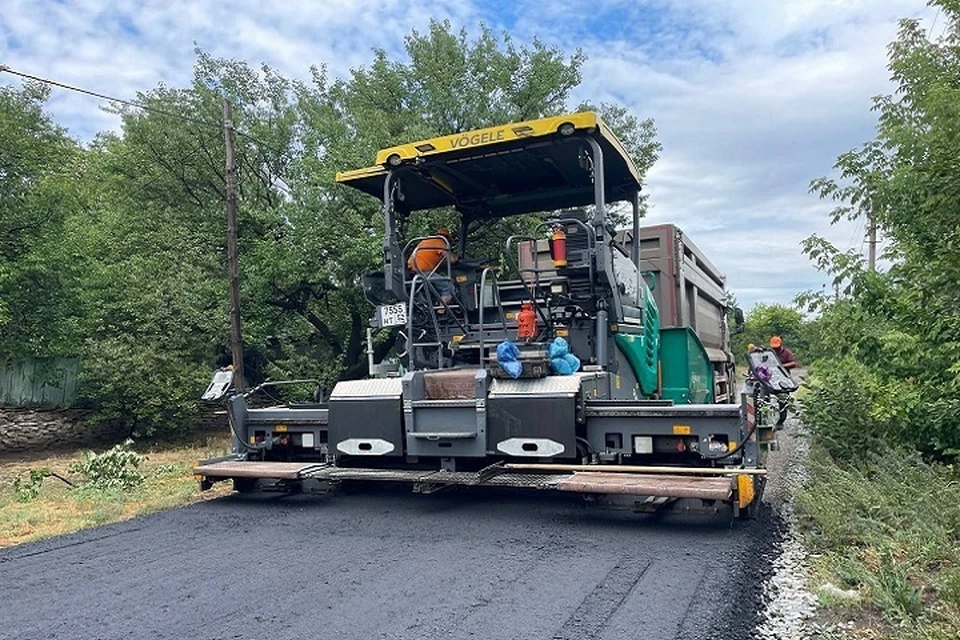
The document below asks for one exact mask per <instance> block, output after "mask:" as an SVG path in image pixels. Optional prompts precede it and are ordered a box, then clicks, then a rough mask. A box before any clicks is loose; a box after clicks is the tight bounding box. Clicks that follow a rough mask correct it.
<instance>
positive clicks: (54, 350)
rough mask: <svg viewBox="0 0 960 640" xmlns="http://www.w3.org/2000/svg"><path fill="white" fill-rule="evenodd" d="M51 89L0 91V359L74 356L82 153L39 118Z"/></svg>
mask: <svg viewBox="0 0 960 640" xmlns="http://www.w3.org/2000/svg"><path fill="white" fill-rule="evenodd" d="M48 94H49V91H48V90H47V89H46V88H45V87H42V86H40V85H36V84H27V85H25V86H24V87H23V88H22V89H20V90H17V89H13V88H11V87H0V356H6V357H24V356H34V355H73V354H72V353H71V351H72V349H73V342H74V340H75V338H76V336H77V332H76V329H77V327H76V326H75V323H74V322H73V319H74V317H75V307H76V303H77V300H76V288H75V286H74V284H75V280H76V278H78V277H79V273H78V271H77V268H76V267H77V265H76V263H75V262H74V257H75V256H74V253H75V248H74V247H72V246H71V245H70V244H69V243H68V242H63V233H64V227H65V225H66V224H67V218H68V217H69V215H70V213H71V211H73V210H74V208H75V207H76V206H77V204H78V192H77V189H76V188H75V182H76V179H75V177H76V174H77V173H78V172H79V171H82V162H83V157H82V154H81V150H80V147H79V146H78V145H77V143H76V142H74V141H73V140H72V139H70V138H69V136H68V135H67V133H66V132H65V131H64V130H63V129H62V128H61V127H59V126H57V125H56V124H55V123H54V122H53V121H52V120H51V119H50V118H49V117H48V116H47V115H46V114H45V113H44V112H43V106H44V103H45V102H46V99H47V96H48Z"/></svg>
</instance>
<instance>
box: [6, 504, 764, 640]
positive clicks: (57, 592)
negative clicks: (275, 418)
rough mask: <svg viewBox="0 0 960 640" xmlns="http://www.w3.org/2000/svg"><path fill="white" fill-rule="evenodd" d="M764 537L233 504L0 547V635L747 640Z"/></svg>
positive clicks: (677, 518) (642, 520) (675, 525)
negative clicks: (4, 547) (5, 547)
mask: <svg viewBox="0 0 960 640" xmlns="http://www.w3.org/2000/svg"><path fill="white" fill-rule="evenodd" d="M776 528H777V523H776V522H775V521H774V520H773V518H772V517H771V516H770V515H769V513H767V514H764V516H762V517H761V518H760V519H759V520H757V521H752V522H744V521H737V522H732V521H731V519H730V518H729V517H728V516H723V515H719V516H718V515H713V516H709V517H700V516H690V515H687V514H670V515H666V516H656V517H653V516H650V515H641V514H633V513H629V512H621V511H614V510H610V509H604V508H599V507H596V506H592V505H589V504H584V503H583V502H582V501H580V500H578V499H577V498H574V497H571V496H566V495H551V494H545V493H527V494H521V493H508V492H496V493H484V492H478V491H466V490H461V491H449V492H440V493H437V494H433V495H427V496H423V495H413V494H411V493H408V492H407V491H401V490H398V489H390V490H385V491H384V490H381V488H379V487H377V488H370V489H364V490H362V491H356V492H347V493H342V494H337V495H334V496H308V495H301V496H283V497H281V496H277V495H270V494H266V495H255V496H239V495H234V496H230V497H227V498H222V499H219V500H214V501H210V502H205V503H200V504H196V505H193V506H190V507H186V508H181V509H175V510H171V511H166V512H163V513H158V514H155V515H151V516H147V517H142V518H138V519H135V520H131V521H128V522H124V523H120V524H114V525H109V526H105V527H101V528H98V529H91V530H87V531H83V532H80V533H77V534H72V535H68V536H63V537H59V538H54V539H50V540H46V541H43V542H38V543H33V544H26V545H22V546H18V547H14V548H9V549H5V550H0V638H2V639H4V640H6V639H11V640H14V639H16V640H25V639H34V638H36V639H38V640H39V639H46V638H62V639H69V640H74V639H82V638H103V639H113V638H116V639H121V638H122V639H130V638H151V639H153V638H171V639H174V638H176V639H199V640H206V639H211V640H212V639H223V640H227V639H239V638H270V639H274V638H275V639H278V640H284V639H288V638H320V639H325V638H330V639H352V638H356V639H363V640H372V639H384V640H403V639H413V638H416V639H433V638H436V639H441V638H442V639H460V638H477V639H484V640H496V639H500V638H503V639H510V640H519V639H527V638H530V639H537V640H540V639H542V640H554V639H556V640H567V639H570V640H573V639H577V640H581V639H598V640H601V639H602V640H609V639H614V638H638V639H644V640H648V639H657V638H684V639H696V638H724V639H735V638H747V637H749V632H750V630H751V628H752V626H753V624H754V622H755V618H756V613H757V610H758V608H759V601H760V596H759V593H760V586H761V584H762V581H763V578H764V574H765V571H766V567H767V565H768V564H769V562H768V560H769V557H770V556H771V555H772V552H773V551H774V550H773V549H772V548H771V547H773V546H775V544H776Z"/></svg>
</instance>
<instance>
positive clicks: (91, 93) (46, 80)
mask: <svg viewBox="0 0 960 640" xmlns="http://www.w3.org/2000/svg"><path fill="white" fill-rule="evenodd" d="M4 72H5V73H9V74H11V75H14V76H20V77H21V78H26V79H27V80H33V81H35V82H40V83H43V84H47V85H50V86H53V87H59V88H61V89H66V90H67V91H73V92H75V93H82V94H84V95H88V96H92V97H94V98H100V99H101V100H109V101H110V102H117V103H119V104H123V105H126V106H128V107H134V108H135V109H142V110H143V111H147V112H152V113H158V114H161V115H165V116H169V117H171V118H179V119H180V120H184V121H186V122H192V123H194V124H202V125H205V126H210V127H216V128H217V129H219V128H220V127H222V126H223V125H222V123H219V122H209V121H206V120H201V119H199V118H193V117H191V116H185V115H183V114H182V113H174V112H173V111H167V110H166V109H158V108H157V107H152V106H148V105H145V104H143V103H142V102H133V101H131V100H124V99H123V98H117V97H114V96H108V95H107V94H105V93H100V92H99V91H91V90H90V89H84V88H82V87H75V86H73V85H69V84H66V83H64V82H58V81H57V80H51V79H50V78H41V77H40V76H35V75H33V74H30V73H25V72H23V71H17V70H16V69H11V68H10V67H8V66H6V65H2V64H0V73H4Z"/></svg>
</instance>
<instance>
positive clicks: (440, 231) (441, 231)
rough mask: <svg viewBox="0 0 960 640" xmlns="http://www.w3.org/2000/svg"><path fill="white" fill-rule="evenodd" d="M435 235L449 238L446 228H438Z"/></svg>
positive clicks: (448, 230) (448, 231)
mask: <svg viewBox="0 0 960 640" xmlns="http://www.w3.org/2000/svg"><path fill="white" fill-rule="evenodd" d="M437 235H438V236H444V237H445V238H449V237H450V229H447V228H446V227H440V228H439V229H437Z"/></svg>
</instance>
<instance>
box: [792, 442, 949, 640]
mask: <svg viewBox="0 0 960 640" xmlns="http://www.w3.org/2000/svg"><path fill="white" fill-rule="evenodd" d="M809 465H810V471H811V480H810V482H809V483H808V484H807V486H806V487H805V488H804V489H803V490H802V491H801V492H800V494H799V495H798V512H799V514H800V517H801V525H802V527H803V530H804V532H805V536H806V539H807V544H808V548H809V550H810V551H811V554H812V557H813V575H812V578H813V582H814V585H813V587H814V588H815V589H816V588H818V587H819V586H822V585H823V584H825V583H827V582H830V583H832V584H834V585H836V586H838V587H840V588H842V589H847V590H856V591H857V592H859V594H860V596H861V599H860V601H859V603H857V604H854V605H851V604H850V603H848V602H842V601H839V600H832V599H831V598H829V597H825V598H823V597H822V598H821V602H822V603H823V604H824V605H825V607H826V608H827V614H828V617H830V614H831V611H832V613H833V614H834V616H835V617H842V618H843V619H853V620H858V621H860V622H861V624H860V625H858V627H857V629H855V630H854V631H852V632H851V636H852V637H861V638H902V639H914V638H915V639H924V640H941V639H942V640H947V639H949V640H956V639H957V638H960V477H958V475H957V470H956V469H954V468H952V467H949V466H945V465H938V464H928V463H925V462H923V461H922V460H921V459H920V458H919V456H917V455H915V454H908V453H903V452H898V451H889V452H886V453H884V454H882V455H879V456H873V457H871V458H870V459H868V460H864V461H861V462H859V463H857V464H841V463H838V462H836V461H835V460H833V459H832V458H830V457H829V456H828V455H827V454H825V453H824V451H823V450H822V449H818V448H816V447H815V448H814V450H813V452H812V453H811V457H810V460H809Z"/></svg>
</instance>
